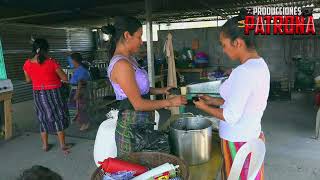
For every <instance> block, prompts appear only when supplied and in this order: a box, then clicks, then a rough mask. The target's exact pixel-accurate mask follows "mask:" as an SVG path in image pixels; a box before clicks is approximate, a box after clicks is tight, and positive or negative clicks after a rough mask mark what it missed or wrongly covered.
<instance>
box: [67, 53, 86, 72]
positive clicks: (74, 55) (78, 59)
mask: <svg viewBox="0 0 320 180" xmlns="http://www.w3.org/2000/svg"><path fill="white" fill-rule="evenodd" d="M71 59H72V60H74V61H76V62H77V63H78V64H80V65H81V66H83V67H84V68H86V69H88V68H89V67H88V65H87V64H85V63H83V58H82V55H81V54H80V53H78V52H75V53H72V54H71Z"/></svg>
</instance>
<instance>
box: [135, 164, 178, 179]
mask: <svg viewBox="0 0 320 180" xmlns="http://www.w3.org/2000/svg"><path fill="white" fill-rule="evenodd" d="M177 168H179V165H177V166H174V165H172V164H169V163H165V164H163V165H161V166H158V167H156V168H153V169H151V170H150V171H148V172H146V173H143V174H141V175H140V176H137V177H135V178H133V179H132V180H155V179H163V178H164V177H166V179H169V178H170V177H176V169H177ZM163 176H164V177H163Z"/></svg>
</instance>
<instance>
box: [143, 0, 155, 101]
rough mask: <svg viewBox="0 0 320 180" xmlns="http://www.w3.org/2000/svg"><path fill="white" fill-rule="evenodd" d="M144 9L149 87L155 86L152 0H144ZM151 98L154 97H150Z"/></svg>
mask: <svg viewBox="0 0 320 180" xmlns="http://www.w3.org/2000/svg"><path fill="white" fill-rule="evenodd" d="M145 9H146V29H147V32H146V33H147V57H148V75H149V81H150V87H155V82H154V65H153V63H154V56H153V40H152V19H151V14H152V0H145ZM151 98H152V99H153V98H154V97H151Z"/></svg>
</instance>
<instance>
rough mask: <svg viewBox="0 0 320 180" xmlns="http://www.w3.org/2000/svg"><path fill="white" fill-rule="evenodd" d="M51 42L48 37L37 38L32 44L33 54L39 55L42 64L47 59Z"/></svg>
mask: <svg viewBox="0 0 320 180" xmlns="http://www.w3.org/2000/svg"><path fill="white" fill-rule="evenodd" d="M48 51H49V43H48V41H47V40H46V39H41V38H38V39H35V40H34V42H33V44H32V54H33V56H35V55H38V62H39V63H40V64H42V63H43V62H44V61H45V60H46V59H47V54H48Z"/></svg>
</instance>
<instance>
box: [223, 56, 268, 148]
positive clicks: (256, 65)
mask: <svg viewBox="0 0 320 180" xmlns="http://www.w3.org/2000/svg"><path fill="white" fill-rule="evenodd" d="M269 89H270V73H269V69H268V66H267V64H266V63H265V61H264V59H263V58H258V59H249V60H248V61H246V62H245V63H244V64H241V65H239V66H238V67H237V68H235V69H234V70H233V71H232V73H231V74H230V77H229V78H228V79H227V80H226V81H225V82H224V83H223V84H222V85H221V86H220V95H221V97H222V98H223V99H224V100H225V102H224V104H223V105H222V106H221V108H223V117H224V119H225V121H220V125H219V126H220V127H219V135H220V137H221V138H223V139H225V140H228V141H232V142H247V141H249V140H251V139H255V138H258V137H259V135H260V133H261V118H262V115H263V112H264V110H265V109H266V106H267V99H268V95H269Z"/></svg>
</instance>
